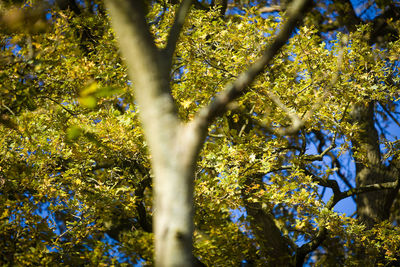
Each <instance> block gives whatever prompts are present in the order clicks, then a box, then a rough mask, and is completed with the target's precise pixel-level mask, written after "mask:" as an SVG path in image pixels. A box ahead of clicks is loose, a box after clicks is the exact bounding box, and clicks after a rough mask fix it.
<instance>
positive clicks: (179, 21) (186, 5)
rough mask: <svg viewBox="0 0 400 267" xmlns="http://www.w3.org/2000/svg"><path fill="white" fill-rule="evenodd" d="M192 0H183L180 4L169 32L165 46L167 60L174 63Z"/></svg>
mask: <svg viewBox="0 0 400 267" xmlns="http://www.w3.org/2000/svg"><path fill="white" fill-rule="evenodd" d="M191 4H192V0H183V1H182V3H181V4H180V5H179V9H178V11H177V13H176V15H175V21H174V24H173V25H172V28H171V30H170V32H169V37H168V42H167V46H166V47H165V53H166V57H167V58H166V60H167V62H170V64H172V57H173V55H174V52H175V49H176V44H177V42H178V39H179V35H180V33H181V30H182V27H183V24H184V23H185V18H186V15H187V14H188V12H189V9H190V6H191Z"/></svg>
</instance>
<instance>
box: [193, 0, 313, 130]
mask: <svg viewBox="0 0 400 267" xmlns="http://www.w3.org/2000/svg"><path fill="white" fill-rule="evenodd" d="M311 3H312V2H311V1H310V0H297V1H294V2H293V5H292V6H291V7H290V8H289V10H288V15H289V17H288V19H287V21H286V23H285V24H284V25H283V27H282V28H281V30H280V31H279V33H278V35H277V36H276V37H275V39H274V41H273V42H272V43H271V44H270V45H269V46H268V47H267V49H266V50H265V51H264V53H263V55H262V57H261V58H260V59H258V60H257V61H256V62H255V63H254V64H253V65H251V66H250V67H249V69H248V70H247V71H245V72H243V73H241V74H240V75H239V77H238V78H237V79H236V80H235V81H234V82H233V83H231V84H228V85H227V86H226V88H225V90H224V91H223V92H221V93H220V94H219V95H218V96H217V97H216V98H215V100H214V101H213V102H211V104H210V105H209V106H207V107H205V108H204V109H202V110H201V111H200V112H199V114H198V116H197V118H196V120H197V121H199V124H201V125H203V126H202V127H203V128H204V129H206V127H207V126H208V124H209V123H211V121H212V120H213V119H214V118H215V117H217V116H219V115H221V114H223V113H224V112H225V111H226V110H227V107H228V105H229V104H230V103H231V102H232V101H233V100H234V99H236V98H238V97H239V96H241V95H242V94H243V93H245V92H246V89H247V88H248V86H249V85H250V84H251V83H252V82H253V81H254V80H255V78H256V77H257V76H258V75H259V74H260V73H261V72H263V71H264V69H265V68H266V66H267V65H268V64H270V63H271V61H272V59H273V58H274V56H275V55H276V53H277V52H278V51H279V50H280V49H281V48H282V46H283V45H284V44H285V43H286V42H287V41H288V40H289V38H290V35H291V34H292V32H293V30H294V29H295V27H296V25H297V23H298V21H299V20H300V19H301V18H302V17H303V15H304V13H305V11H306V10H307V8H308V7H310V5H311Z"/></svg>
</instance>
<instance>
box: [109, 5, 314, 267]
mask: <svg viewBox="0 0 400 267" xmlns="http://www.w3.org/2000/svg"><path fill="white" fill-rule="evenodd" d="M190 2H191V1H190V0H184V1H183V2H182V4H181V6H180V8H179V11H178V13H177V15H176V20H175V23H174V25H173V27H172V29H171V31H170V37H169V39H168V44H167V48H166V49H165V50H158V49H157V48H156V46H155V44H154V40H153V37H152V36H151V34H150V32H149V29H148V25H147V23H146V20H145V17H144V15H145V1H144V0H132V1H124V0H106V1H105V3H106V6H107V8H108V9H109V12H110V15H111V19H112V25H113V28H114V30H115V32H116V35H117V38H118V40H119V44H120V49H121V52H122V55H123V57H124V59H125V61H126V64H127V66H128V74H129V76H130V78H131V79H132V80H133V86H134V87H135V95H136V100H137V102H138V104H139V112H140V113H139V115H140V118H141V122H142V124H143V128H144V132H145V137H146V140H147V142H148V145H149V150H150V154H151V163H152V169H153V171H154V186H153V188H154V196H155V203H154V209H155V216H154V217H153V218H154V224H153V227H154V233H155V262H156V266H192V265H193V256H192V233H193V203H192V202H193V179H194V168H195V163H196V158H197V156H198V153H199V151H200V149H201V147H202V145H203V142H204V140H205V136H206V134H207V129H208V125H209V124H210V123H211V122H212V121H213V119H215V118H216V117H217V116H219V115H221V114H223V113H224V112H225V111H226V110H227V106H228V104H229V103H230V102H231V101H233V100H234V99H235V98H237V97H239V96H240V95H241V94H243V93H244V92H245V90H246V89H247V87H248V85H250V84H251V83H252V82H253V80H254V79H255V78H256V77H257V75H258V74H260V73H261V72H262V71H263V70H264V69H265V67H266V66H267V65H268V64H269V63H270V62H271V60H272V59H273V57H274V55H275V54H276V53H277V52H278V50H279V49H280V48H281V47H282V46H283V45H284V44H285V43H286V42H287V40H288V39H289V37H290V34H291V33H292V31H293V29H294V28H295V27H296V24H297V22H298V21H299V19H300V18H301V17H302V16H303V12H304V11H305V9H306V8H307V7H309V4H310V3H311V1H309V0H298V1H295V2H294V5H293V7H292V8H291V9H290V11H289V12H288V14H289V18H288V20H287V22H286V23H285V24H284V26H283V27H282V29H281V31H280V32H279V34H278V35H277V37H276V38H275V40H274V42H272V44H271V45H270V46H269V47H268V48H267V49H266V50H265V52H264V55H263V56H262V57H261V58H260V59H259V60H258V61H256V62H255V63H254V64H253V65H252V66H251V67H250V68H249V70H248V71H246V72H244V73H242V74H241V75H240V76H239V78H238V79H237V80H236V81H235V82H234V83H232V84H229V85H228V86H227V87H226V89H225V91H224V92H222V93H221V94H220V95H219V96H218V97H216V98H215V100H214V101H213V102H212V103H211V104H210V106H208V107H206V108H204V109H203V110H202V111H201V112H200V113H199V114H198V116H197V117H196V118H195V119H194V120H193V121H192V122H190V123H188V124H186V125H184V124H183V123H181V122H180V121H179V119H178V116H177V114H176V110H175V105H174V102H173V99H172V96H171V94H170V85H169V72H170V66H171V65H172V56H173V52H174V49H175V46H176V41H177V40H178V35H179V32H180V29H181V27H182V25H183V20H184V17H185V15H186V13H187V11H188V8H189V6H190Z"/></svg>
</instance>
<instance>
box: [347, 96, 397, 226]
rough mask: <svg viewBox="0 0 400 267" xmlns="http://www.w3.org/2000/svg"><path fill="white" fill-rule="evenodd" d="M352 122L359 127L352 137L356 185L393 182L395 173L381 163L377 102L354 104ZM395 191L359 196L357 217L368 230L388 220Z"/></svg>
mask: <svg viewBox="0 0 400 267" xmlns="http://www.w3.org/2000/svg"><path fill="white" fill-rule="evenodd" d="M350 115H351V121H352V122H353V123H357V124H358V125H359V127H360V129H359V132H358V134H357V136H355V137H354V138H353V140H351V141H352V143H353V148H354V150H355V151H357V153H356V154H355V155H354V159H355V161H356V186H357V187H362V186H366V185H370V184H377V183H384V182H393V181H395V179H396V177H394V176H395V174H394V173H393V172H392V171H391V170H390V169H388V168H387V167H386V166H384V165H383V164H382V162H381V152H380V148H379V136H378V132H377V130H376V128H375V125H374V102H370V103H368V104H367V105H364V104H356V105H353V107H352V111H351V112H350ZM396 192H397V190H395V189H385V190H380V191H374V192H368V193H363V194H360V195H358V196H357V198H356V203H357V216H358V218H359V219H360V221H361V222H363V223H364V224H365V225H366V226H367V227H368V228H372V227H373V225H374V224H375V223H377V222H380V221H383V220H386V219H388V218H389V214H390V207H391V205H392V203H393V200H394V194H395V193H396Z"/></svg>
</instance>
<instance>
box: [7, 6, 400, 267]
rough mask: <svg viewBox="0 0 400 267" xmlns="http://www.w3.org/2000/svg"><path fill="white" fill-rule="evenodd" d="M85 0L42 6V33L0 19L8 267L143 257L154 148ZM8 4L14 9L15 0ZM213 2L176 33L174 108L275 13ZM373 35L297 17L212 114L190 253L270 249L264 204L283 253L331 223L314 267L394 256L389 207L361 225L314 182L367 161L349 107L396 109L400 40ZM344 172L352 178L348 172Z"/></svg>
mask: <svg viewBox="0 0 400 267" xmlns="http://www.w3.org/2000/svg"><path fill="white" fill-rule="evenodd" d="M96 5H97V6H98V9H100V8H101V5H102V4H101V3H95V4H94V5H93V6H92V7H93V9H92V10H91V11H90V10H89V8H88V9H87V10H86V11H85V12H84V13H82V14H79V15H78V14H76V13H74V12H73V11H72V10H69V9H64V10H63V9H61V8H57V7H51V9H50V10H49V11H46V14H48V16H47V20H43V19H41V24H40V29H39V30H37V29H36V30H30V29H26V30H18V29H15V30H14V31H12V32H11V33H10V32H9V31H5V30H3V28H2V31H1V50H2V55H1V58H0V62H1V66H2V67H0V79H1V87H0V94H1V98H0V99H1V100H0V102H1V105H0V116H1V117H0V154H1V156H0V188H1V193H0V221H1V223H0V246H1V248H2V249H1V252H0V261H1V262H2V263H4V264H9V265H10V266H11V265H29V264H39V265H51V264H54V263H55V262H58V263H63V264H64V265H71V266H75V265H80V264H82V265H83V264H88V265H104V266H105V265H113V264H114V265H124V264H125V265H131V264H135V263H139V262H145V263H146V264H149V265H150V264H152V262H153V259H152V255H153V247H152V240H153V234H152V225H151V216H152V213H153V208H152V197H153V196H152V187H151V177H152V173H151V171H150V169H151V168H150V157H151V156H150V155H149V154H148V153H147V145H146V141H145V140H144V137H143V132H142V129H141V125H140V123H139V122H138V114H139V112H140V110H139V109H138V108H137V106H136V104H135V100H134V97H133V96H132V94H131V91H130V87H131V82H130V81H129V80H128V78H127V75H126V67H125V66H124V63H123V61H122V60H121V58H120V56H119V53H118V48H117V46H116V42H115V39H114V35H113V31H112V29H111V28H110V25H109V20H108V17H107V16H106V15H105V14H104V13H102V12H100V10H96ZM165 5H166V4H160V3H154V4H152V5H150V9H149V14H148V22H149V24H150V26H151V31H152V33H153V35H154V37H155V39H156V43H157V45H158V46H159V47H164V46H165V45H166V38H167V36H168V31H169V28H170V25H171V24H172V22H173V19H174V14H175V11H176V9H177V7H176V6H172V5H170V6H168V8H165ZM25 8H28V7H26V6H25ZM5 10H6V11H5V12H6V13H5V14H6V15H7V16H8V17H7V16H3V18H9V17H10V16H11V17H12V16H16V15H15V14H14V13H12V12H16V10H24V8H23V7H22V6H20V7H17V9H15V8H14V9H5ZM7 12H8V13H7ZM218 14H219V10H217V9H212V10H208V11H203V10H199V9H194V10H192V11H191V13H190V15H189V18H188V20H187V21H186V24H185V27H184V30H183V32H182V34H181V36H180V41H179V43H178V47H177V52H176V55H175V61H174V65H173V72H172V73H171V77H172V85H171V86H172V95H173V97H174V99H175V101H176V103H177V106H178V112H179V115H180V117H181V118H182V120H184V121H191V120H192V119H193V118H194V116H195V114H196V113H197V112H198V111H199V109H200V108H201V107H203V106H205V105H206V104H207V103H209V102H210V101H211V100H212V99H213V98H214V97H215V95H217V94H218V93H219V92H221V91H222V90H223V89H224V86H225V85H226V84H227V83H230V82H232V81H233V80H234V79H235V78H236V77H237V76H238V75H239V73H241V72H243V71H245V70H246V69H247V68H248V66H249V64H250V63H251V62H254V61H255V60H256V59H257V58H258V57H260V55H261V53H262V51H263V49H264V48H265V47H266V46H267V45H268V43H269V42H271V39H272V37H273V36H274V34H275V33H276V31H277V29H278V28H279V26H280V23H281V19H282V17H281V16H282V15H279V16H269V17H265V18H264V17H262V16H260V15H259V14H257V10H256V8H253V9H252V8H250V9H248V10H247V11H246V13H245V14H243V15H232V16H230V17H228V18H225V19H223V18H221V17H219V15H218ZM4 21H5V23H6V22H7V21H6V20H4ZM390 23H391V24H392V26H393V27H395V28H396V29H397V30H400V25H399V23H398V22H396V21H395V22H390ZM43 24H45V26H44V25H43ZM38 27H39V26H38ZM87 31H89V32H90V35H89V37H87V38H86V39H85V38H82V36H83V35H87V33H85V32H87ZM370 33H371V27H370V26H369V25H361V26H359V27H358V28H357V30H356V31H354V32H351V33H349V34H344V33H337V34H336V36H335V38H333V39H331V40H327V39H324V38H323V37H321V34H320V32H319V31H318V29H317V28H316V27H315V26H313V25H312V24H311V22H309V23H306V25H305V26H303V27H301V28H299V29H298V32H297V33H296V34H295V35H294V36H293V38H291V39H290V41H289V43H288V44H287V45H286V46H285V47H284V49H283V50H281V52H280V53H279V54H278V55H277V56H276V57H275V59H274V61H273V64H272V65H271V66H270V67H269V68H268V69H267V70H266V72H265V73H264V74H262V75H261V76H259V78H258V79H257V80H256V81H255V82H254V83H253V84H252V86H251V88H249V90H248V92H247V93H246V94H245V95H244V96H242V97H241V98H240V99H238V100H237V102H236V103H234V105H232V109H231V110H230V111H229V112H228V113H226V114H225V115H223V116H222V117H220V118H219V119H217V120H216V121H215V123H214V124H213V125H212V126H211V127H210V129H209V136H208V137H207V140H206V143H205V145H204V148H203V150H202V152H201V155H200V158H199V161H198V163H197V172H196V177H195V209H196V214H195V235H194V246H195V251H194V254H195V256H196V257H198V259H199V260H200V261H201V262H203V263H204V264H206V265H210V266H211V265H212V266H230V265H232V266H233V265H239V264H241V263H242V262H243V261H246V262H249V263H254V264H256V265H258V266H263V265H265V264H266V262H268V261H269V260H270V258H269V257H271V255H270V254H269V250H268V247H267V246H266V245H265V241H264V239H265V236H262V235H261V233H262V231H259V229H261V228H262V227H263V225H262V222H260V219H259V216H265V217H268V216H272V217H273V221H274V225H275V227H277V228H278V229H279V231H280V232H281V234H282V235H283V236H284V237H285V238H286V239H287V240H288V241H287V243H288V244H289V247H291V249H292V250H293V251H294V250H295V248H296V247H300V246H301V245H302V244H305V243H307V242H310V241H313V240H315V238H316V237H317V236H318V235H319V233H320V232H321V231H322V230H321V229H326V231H327V238H326V239H325V240H324V242H323V243H322V246H321V247H320V248H319V249H317V250H315V251H314V252H313V253H314V254H313V255H314V257H312V258H310V259H309V261H310V262H312V263H313V264H316V265H324V266H325V265H327V266H330V265H333V264H335V263H337V262H340V263H341V264H343V265H359V264H362V263H363V264H370V263H371V262H374V263H376V264H378V263H379V262H383V261H385V260H386V262H394V261H397V260H398V258H399V255H398V251H399V246H400V240H399V238H398V236H399V233H398V232H399V229H398V227H397V226H396V224H393V223H392V222H393V221H396V220H395V219H393V220H392V221H383V222H381V223H379V224H377V225H376V226H374V228H372V229H370V228H367V227H365V226H364V225H363V224H362V223H360V222H359V221H357V219H354V218H353V217H351V216H348V215H346V214H341V213H337V212H335V211H334V210H333V207H334V204H336V203H333V202H328V201H327V200H326V195H325V196H324V193H323V192H325V189H323V188H324V187H326V188H331V189H333V190H335V189H334V186H328V185H329V182H328V181H331V180H337V181H338V183H339V187H340V188H341V189H342V191H345V190H347V189H349V188H347V187H346V186H348V185H346V184H345V183H343V182H342V181H341V180H340V177H342V176H344V175H343V171H344V170H343V168H345V167H343V166H345V165H346V163H345V162H346V161H347V160H348V158H349V157H353V158H356V159H357V161H360V162H363V163H364V164H368V159H367V157H366V155H367V154H368V151H363V147H360V148H357V147H352V145H353V144H354V143H352V142H351V141H353V140H359V139H361V138H362V134H363V132H362V128H361V126H360V123H356V122H354V121H352V118H351V116H350V114H349V112H350V107H351V105H354V104H357V105H368V103H371V102H373V103H379V104H380V105H381V107H383V110H380V109H378V108H376V110H375V112H376V114H377V115H376V117H377V118H380V120H377V121H378V122H379V123H387V122H388V121H390V120H392V118H391V117H390V116H397V114H398V105H397V104H398V103H397V101H398V99H399V89H398V82H399V79H398V55H399V53H400V41H393V42H390V43H388V45H387V47H386V48H378V47H371V45H370V44H369V43H368V42H367V41H366V40H367V38H366V36H368V35H369V34H370ZM133 90H140V88H135V86H134V85H133ZM385 110H386V111H385ZM293 114H297V116H299V117H300V118H302V119H303V120H304V127H302V128H301V130H300V131H299V133H298V134H295V135H290V136H286V135H283V136H281V135H279V134H277V133H276V129H279V128H281V127H288V126H290V125H291V123H292V120H291V118H292V116H293ZM389 114H390V115H389ZM391 114H395V115H391ZM397 117H398V116H397ZM383 129H384V130H385V126H384V127H383ZM321 136H322V137H321ZM394 137H395V134H392V135H390V133H389V134H388V133H387V132H385V131H383V130H382V131H381V138H380V145H381V146H383V145H386V147H387V148H386V150H384V149H382V153H386V154H384V159H385V160H386V164H389V162H391V161H393V160H395V159H398V157H399V150H398V149H397V148H398V144H399V142H398V140H397V139H393V138H394ZM396 138H397V137H396ZM326 148H329V149H328V150H329V151H327V152H324V150H325V149H326ZM351 153H353V154H351ZM351 164H352V163H351ZM348 168H350V166H348ZM346 179H348V181H350V182H349V183H350V184H354V183H353V182H352V181H351V179H354V177H347V178H346ZM349 197H350V195H349ZM335 201H336V200H335ZM332 203H333V204H332ZM397 205H398V204H397ZM398 211H399V210H398V209H393V211H392V213H391V214H392V215H391V216H392V218H398V216H399V214H398ZM360 251H363V252H360ZM360 255H363V256H362V257H360ZM382 255H384V256H382ZM382 257H383V259H382Z"/></svg>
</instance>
